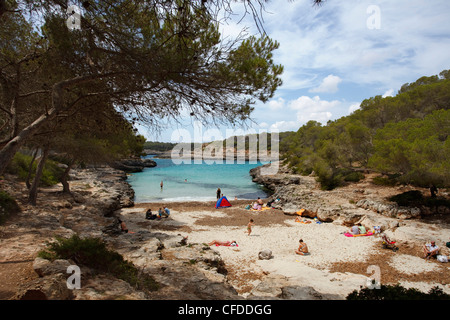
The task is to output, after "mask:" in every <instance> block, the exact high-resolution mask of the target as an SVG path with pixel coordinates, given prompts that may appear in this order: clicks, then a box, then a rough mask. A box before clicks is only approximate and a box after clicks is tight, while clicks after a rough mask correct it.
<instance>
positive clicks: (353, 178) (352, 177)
mask: <svg viewBox="0 0 450 320" xmlns="http://www.w3.org/2000/svg"><path fill="white" fill-rule="evenodd" d="M364 177H365V176H364V174H363V173H361V172H356V171H354V172H350V173H348V174H346V175H345V177H344V181H347V182H359V181H360V180H362V179H364Z"/></svg>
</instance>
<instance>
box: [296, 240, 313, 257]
mask: <svg viewBox="0 0 450 320" xmlns="http://www.w3.org/2000/svg"><path fill="white" fill-rule="evenodd" d="M299 243H300V245H299V246H298V249H297V250H295V253H296V254H299V255H302V256H307V255H309V254H310V253H309V251H308V246H307V245H306V243H304V242H303V240H302V239H300V240H299Z"/></svg>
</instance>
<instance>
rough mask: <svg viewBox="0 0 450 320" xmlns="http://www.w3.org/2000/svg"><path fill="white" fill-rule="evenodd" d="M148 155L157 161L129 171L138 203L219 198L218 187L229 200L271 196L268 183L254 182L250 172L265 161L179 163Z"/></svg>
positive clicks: (129, 179)
mask: <svg viewBox="0 0 450 320" xmlns="http://www.w3.org/2000/svg"><path fill="white" fill-rule="evenodd" d="M145 158H151V159H152V160H153V161H155V162H156V164H157V165H156V167H153V168H145V169H144V170H143V171H142V172H137V173H133V174H131V175H129V177H128V183H129V184H130V185H131V187H132V188H133V190H134V192H135V199H134V201H135V203H147V202H178V201H212V200H216V199H217V198H216V192H217V189H218V188H220V190H221V191H222V194H223V195H224V196H226V197H227V199H228V200H234V199H236V198H237V199H238V200H245V199H249V200H255V199H257V198H258V197H261V198H265V197H267V193H266V191H265V190H264V187H263V186H262V185H259V184H257V183H254V182H252V178H251V176H250V173H249V171H250V169H252V168H255V167H258V166H260V165H262V164H263V163H261V162H256V163H255V161H252V162H249V161H246V162H244V163H241V162H243V161H240V162H239V163H238V162H237V161H235V162H234V163H227V162H226V161H223V163H218V162H213V163H211V162H212V161H207V162H206V161H202V163H194V161H189V160H188V161H187V162H183V163H181V164H177V163H174V161H172V159H158V158H155V156H154V155H148V156H146V157H145ZM161 182H162V187H161Z"/></svg>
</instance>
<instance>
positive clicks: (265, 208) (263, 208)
mask: <svg viewBox="0 0 450 320" xmlns="http://www.w3.org/2000/svg"><path fill="white" fill-rule="evenodd" d="M269 209H272V208H270V207H262V208H261V209H253V208H251V209H250V210H251V211H264V210H269Z"/></svg>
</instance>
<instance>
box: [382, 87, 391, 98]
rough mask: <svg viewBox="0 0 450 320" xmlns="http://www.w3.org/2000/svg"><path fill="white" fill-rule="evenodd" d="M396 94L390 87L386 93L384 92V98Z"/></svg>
mask: <svg viewBox="0 0 450 320" xmlns="http://www.w3.org/2000/svg"><path fill="white" fill-rule="evenodd" d="M393 96H394V89H389V90H388V91H386V92H385V93H384V94H383V96H382V97H383V98H386V97H393Z"/></svg>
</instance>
